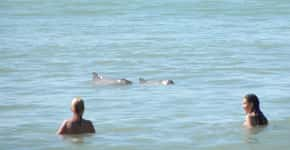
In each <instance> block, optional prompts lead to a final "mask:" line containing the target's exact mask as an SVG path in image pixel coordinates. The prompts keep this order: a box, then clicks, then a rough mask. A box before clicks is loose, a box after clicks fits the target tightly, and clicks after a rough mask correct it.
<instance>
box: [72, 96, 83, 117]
mask: <svg viewBox="0 0 290 150" xmlns="http://www.w3.org/2000/svg"><path fill="white" fill-rule="evenodd" d="M71 109H72V111H73V112H75V113H77V114H78V115H80V116H82V115H83V112H84V110H85V104H84V101H83V99H82V98H81V97H75V98H74V99H73V100H72V102H71Z"/></svg>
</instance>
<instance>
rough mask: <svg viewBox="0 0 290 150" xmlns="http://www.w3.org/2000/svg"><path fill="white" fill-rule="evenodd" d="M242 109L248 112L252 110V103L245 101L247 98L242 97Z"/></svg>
mask: <svg viewBox="0 0 290 150" xmlns="http://www.w3.org/2000/svg"><path fill="white" fill-rule="evenodd" d="M242 106H243V109H244V111H245V112H246V113H250V112H251V110H252V107H253V105H252V104H251V103H249V102H248V101H247V99H245V98H244V99H243V104H242Z"/></svg>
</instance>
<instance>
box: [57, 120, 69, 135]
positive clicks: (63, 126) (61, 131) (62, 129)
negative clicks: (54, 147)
mask: <svg viewBox="0 0 290 150" xmlns="http://www.w3.org/2000/svg"><path fill="white" fill-rule="evenodd" d="M68 122H69V120H64V121H63V122H62V124H61V125H60V127H59V128H58V130H57V134H65V133H66V128H67V124H68Z"/></svg>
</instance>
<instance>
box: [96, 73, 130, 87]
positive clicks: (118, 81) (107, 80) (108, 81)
mask: <svg viewBox="0 0 290 150" xmlns="http://www.w3.org/2000/svg"><path fill="white" fill-rule="evenodd" d="M92 74H93V79H92V81H93V83H94V84H96V85H130V84H132V83H133V82H132V81H130V80H127V79H125V78H122V79H111V78H104V77H103V76H101V75H99V74H98V73H96V72H93V73H92Z"/></svg>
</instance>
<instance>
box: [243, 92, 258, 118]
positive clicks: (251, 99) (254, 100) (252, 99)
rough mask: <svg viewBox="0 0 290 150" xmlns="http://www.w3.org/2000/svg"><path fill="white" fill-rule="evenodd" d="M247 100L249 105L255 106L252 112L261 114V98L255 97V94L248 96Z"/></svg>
mask: <svg viewBox="0 0 290 150" xmlns="http://www.w3.org/2000/svg"><path fill="white" fill-rule="evenodd" d="M245 99H246V100H247V102H248V103H251V104H253V107H252V110H251V112H254V113H261V109H260V102H259V98H258V96H257V95H255V94H247V95H246V96H245Z"/></svg>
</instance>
